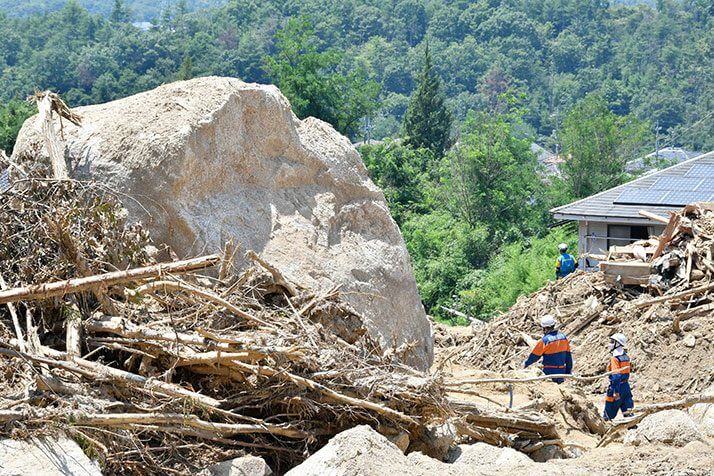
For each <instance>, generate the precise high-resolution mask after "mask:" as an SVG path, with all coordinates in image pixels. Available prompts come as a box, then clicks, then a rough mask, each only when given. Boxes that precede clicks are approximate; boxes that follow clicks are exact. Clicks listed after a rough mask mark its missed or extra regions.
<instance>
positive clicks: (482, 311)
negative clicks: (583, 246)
mask: <svg viewBox="0 0 714 476" xmlns="http://www.w3.org/2000/svg"><path fill="white" fill-rule="evenodd" d="M577 241H578V237H577V232H576V230H575V228H574V227H558V228H554V229H552V230H551V231H550V232H549V233H548V234H547V235H545V236H544V237H542V238H529V239H524V240H519V241H516V242H513V243H510V244H508V245H506V246H504V247H503V249H502V250H501V251H500V252H499V253H498V254H496V255H495V256H494V257H492V259H491V260H490V261H489V263H488V267H487V268H486V271H485V272H484V273H481V274H480V275H479V276H477V279H475V280H474V282H473V283H469V284H471V286H470V287H468V288H467V289H464V290H463V291H461V292H460V293H459V298H460V303H461V307H462V309H463V310H464V311H465V312H466V313H468V314H470V315H473V316H477V317H479V318H481V319H484V320H487V319H489V318H490V317H491V316H492V315H493V314H494V313H495V312H497V311H505V310H506V309H508V308H509V307H510V306H512V305H513V304H514V303H515V302H516V299H518V297H519V296H523V295H524V294H530V293H532V292H534V291H536V290H538V289H540V288H542V287H543V286H544V285H545V284H546V283H547V282H548V281H549V280H553V279H554V278H555V276H554V275H555V260H556V258H557V257H558V243H568V244H570V245H571V247H572V249H576V248H577V246H576V244H577Z"/></svg>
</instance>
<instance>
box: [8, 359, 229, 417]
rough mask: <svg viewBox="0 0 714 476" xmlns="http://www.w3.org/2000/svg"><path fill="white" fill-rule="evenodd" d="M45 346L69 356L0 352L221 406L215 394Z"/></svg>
mask: <svg viewBox="0 0 714 476" xmlns="http://www.w3.org/2000/svg"><path fill="white" fill-rule="evenodd" d="M45 349H46V350H47V353H48V354H55V355H57V356H64V357H67V358H68V360H56V359H53V358H48V357H40V356H37V355H30V354H27V353H24V352H19V351H16V350H14V349H11V348H8V347H0V354H3V355H7V356H10V357H15V358H20V359H24V360H27V361H33V362H37V363H40V364H46V365H48V366H50V367H56V368H60V369H64V370H67V371H68V372H72V373H74V374H79V375H82V376H84V377H88V378H91V379H92V380H94V381H98V382H101V381H106V380H110V381H112V382H115V383H117V384H123V385H125V386H128V387H132V388H136V389H141V390H146V391H149V392H155V393H159V394H162V395H166V396H169V397H175V398H184V399H187V400H190V401H191V402H193V403H194V404H197V405H200V406H203V407H209V408H210V407H213V408H218V407H219V406H220V402H219V401H218V400H216V399H215V398H211V397H208V396H206V395H201V394H200V393H196V392H192V391H190V390H186V389H185V388H183V387H180V386H178V385H175V384H172V383H166V382H162V381H161V380H156V379H151V378H146V377H143V376H141V375H137V374H133V373H131V372H127V371H124V370H119V369H115V368H113V367H109V366H107V365H102V364H99V363H97V362H92V361H89V360H85V359H82V358H79V357H71V356H68V355H67V354H64V353H62V352H58V351H52V350H51V349H47V348H45Z"/></svg>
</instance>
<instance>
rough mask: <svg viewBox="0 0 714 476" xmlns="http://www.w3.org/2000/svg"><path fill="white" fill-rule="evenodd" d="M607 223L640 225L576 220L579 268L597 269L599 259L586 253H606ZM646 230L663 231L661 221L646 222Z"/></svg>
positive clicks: (651, 232)
mask: <svg viewBox="0 0 714 476" xmlns="http://www.w3.org/2000/svg"><path fill="white" fill-rule="evenodd" d="M608 225H625V226H642V225H641V224H639V223H638V224H637V225H633V224H632V223H623V222H616V221H580V222H578V262H579V263H580V268H581V269H585V270H591V271H594V270H597V269H598V263H599V261H598V260H596V259H593V258H589V257H587V255H588V254H597V255H607V251H608V234H607V226H608ZM647 231H648V233H649V235H650V236H657V235H660V234H662V232H663V231H664V225H663V224H661V223H651V224H647Z"/></svg>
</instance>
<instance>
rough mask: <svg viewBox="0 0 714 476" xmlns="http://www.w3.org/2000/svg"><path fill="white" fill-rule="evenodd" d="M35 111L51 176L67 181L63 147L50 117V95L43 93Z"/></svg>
mask: <svg viewBox="0 0 714 476" xmlns="http://www.w3.org/2000/svg"><path fill="white" fill-rule="evenodd" d="M37 109H38V111H39V115H38V116H37V129H38V130H39V131H40V133H41V134H42V138H43V139H44V142H45V148H46V149H47V155H49V157H50V162H51V163H52V174H53V176H54V178H56V179H58V180H65V179H68V178H69V173H68V172H67V164H66V163H65V159H64V147H63V146H62V144H61V142H60V141H59V139H58V138H57V132H56V131H55V124H54V120H53V117H52V93H50V92H49V91H45V93H44V97H42V98H41V99H39V100H38V101H37ZM60 120H61V119H60Z"/></svg>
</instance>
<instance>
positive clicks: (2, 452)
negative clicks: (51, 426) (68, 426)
mask: <svg viewBox="0 0 714 476" xmlns="http://www.w3.org/2000/svg"><path fill="white" fill-rule="evenodd" d="M29 474H31V475H33V476H101V475H102V473H101V471H99V467H98V466H97V465H96V464H94V463H93V462H92V461H91V460H90V459H89V458H87V456H86V455H85V454H84V452H82V448H80V447H79V445H78V444H77V443H75V442H74V441H73V440H71V439H69V438H67V437H64V436H60V437H44V438H33V439H32V440H26V441H25V440H11V439H3V440H0V475H3V476H22V475H29Z"/></svg>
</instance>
